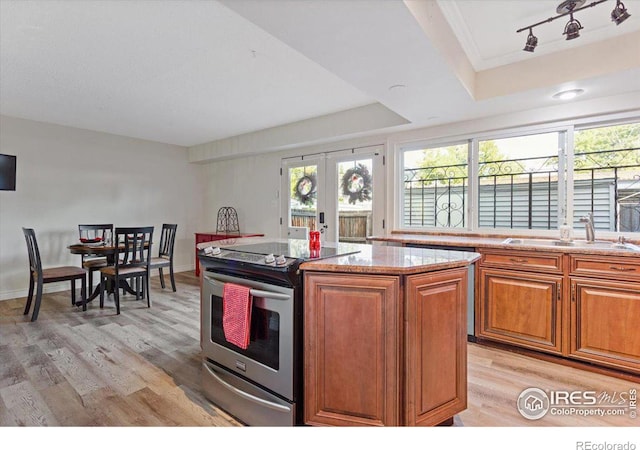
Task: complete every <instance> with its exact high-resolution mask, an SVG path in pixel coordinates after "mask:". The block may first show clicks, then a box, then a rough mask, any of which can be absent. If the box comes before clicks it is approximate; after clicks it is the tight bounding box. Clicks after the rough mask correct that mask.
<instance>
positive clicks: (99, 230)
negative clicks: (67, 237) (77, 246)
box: [78, 223, 113, 241]
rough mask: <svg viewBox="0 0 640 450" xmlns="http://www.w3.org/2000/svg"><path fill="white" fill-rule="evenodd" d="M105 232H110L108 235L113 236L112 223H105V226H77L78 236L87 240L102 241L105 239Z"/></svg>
mask: <svg viewBox="0 0 640 450" xmlns="http://www.w3.org/2000/svg"><path fill="white" fill-rule="evenodd" d="M106 231H110V232H111V233H110V234H113V224H112V223H105V224H95V225H94V224H89V225H88V224H81V225H78V234H79V236H80V238H81V239H82V238H87V239H94V238H100V239H101V240H102V241H104V238H105V232H106ZM83 232H85V233H86V235H85V236H83V234H82V233H83Z"/></svg>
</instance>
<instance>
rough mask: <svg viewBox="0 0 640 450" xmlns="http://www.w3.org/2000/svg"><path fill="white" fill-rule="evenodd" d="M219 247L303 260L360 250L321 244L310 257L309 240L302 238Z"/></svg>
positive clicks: (351, 247) (354, 247)
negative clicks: (314, 254)
mask: <svg viewBox="0 0 640 450" xmlns="http://www.w3.org/2000/svg"><path fill="white" fill-rule="evenodd" d="M221 248H224V249H227V250H234V251H237V252H242V253H255V254H257V255H274V256H279V255H283V256H286V257H288V258H294V259H302V260H305V261H306V260H316V259H323V258H331V257H334V256H341V255H350V254H352V253H358V252H360V250H359V249H357V248H356V246H354V245H349V244H338V247H328V246H322V247H321V249H320V256H318V257H313V258H311V254H310V252H309V241H306V240H303V239H289V240H288V242H263V243H260V244H247V245H233V246H222V247H221Z"/></svg>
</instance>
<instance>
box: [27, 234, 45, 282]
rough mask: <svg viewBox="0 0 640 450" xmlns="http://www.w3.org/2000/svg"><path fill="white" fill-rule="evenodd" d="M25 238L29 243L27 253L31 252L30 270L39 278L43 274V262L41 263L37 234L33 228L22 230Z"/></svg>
mask: <svg viewBox="0 0 640 450" xmlns="http://www.w3.org/2000/svg"><path fill="white" fill-rule="evenodd" d="M22 232H23V233H24V238H25V240H26V241H27V251H28V252H29V268H30V269H31V273H34V272H35V273H36V274H38V276H40V275H41V274H42V261H40V250H39V249H38V241H37V240H36V232H35V230H34V229H33V228H24V227H23V228H22Z"/></svg>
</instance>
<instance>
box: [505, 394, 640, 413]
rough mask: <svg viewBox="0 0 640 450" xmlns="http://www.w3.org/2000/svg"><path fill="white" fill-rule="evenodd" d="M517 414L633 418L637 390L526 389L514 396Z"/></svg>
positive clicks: (636, 403)
mask: <svg viewBox="0 0 640 450" xmlns="http://www.w3.org/2000/svg"><path fill="white" fill-rule="evenodd" d="M517 407H518V411H519V412H520V414H521V415H522V417H524V418H525V419H529V420H538V419H541V418H543V417H544V416H546V415H547V414H550V415H554V416H571V415H575V416H600V417H604V416H625V415H628V416H629V417H630V418H632V419H635V418H637V414H638V411H637V409H638V391H637V389H635V388H632V389H629V390H628V391H622V392H617V391H615V392H606V391H603V392H596V391H563V390H557V391H551V390H547V391H543V390H542V389H540V388H536V387H530V388H527V389H525V390H524V391H522V392H521V393H520V395H519V396H518V401H517Z"/></svg>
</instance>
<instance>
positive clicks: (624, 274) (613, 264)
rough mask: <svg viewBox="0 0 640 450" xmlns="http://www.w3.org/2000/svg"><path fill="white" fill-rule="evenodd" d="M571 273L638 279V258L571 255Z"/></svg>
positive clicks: (639, 274) (617, 278) (618, 278)
mask: <svg viewBox="0 0 640 450" xmlns="http://www.w3.org/2000/svg"><path fill="white" fill-rule="evenodd" d="M570 270H571V275H583V276H589V277H598V278H607V279H615V280H631V281H640V258H621V257H617V258H614V257H610V256H591V255H571V269H570Z"/></svg>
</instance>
